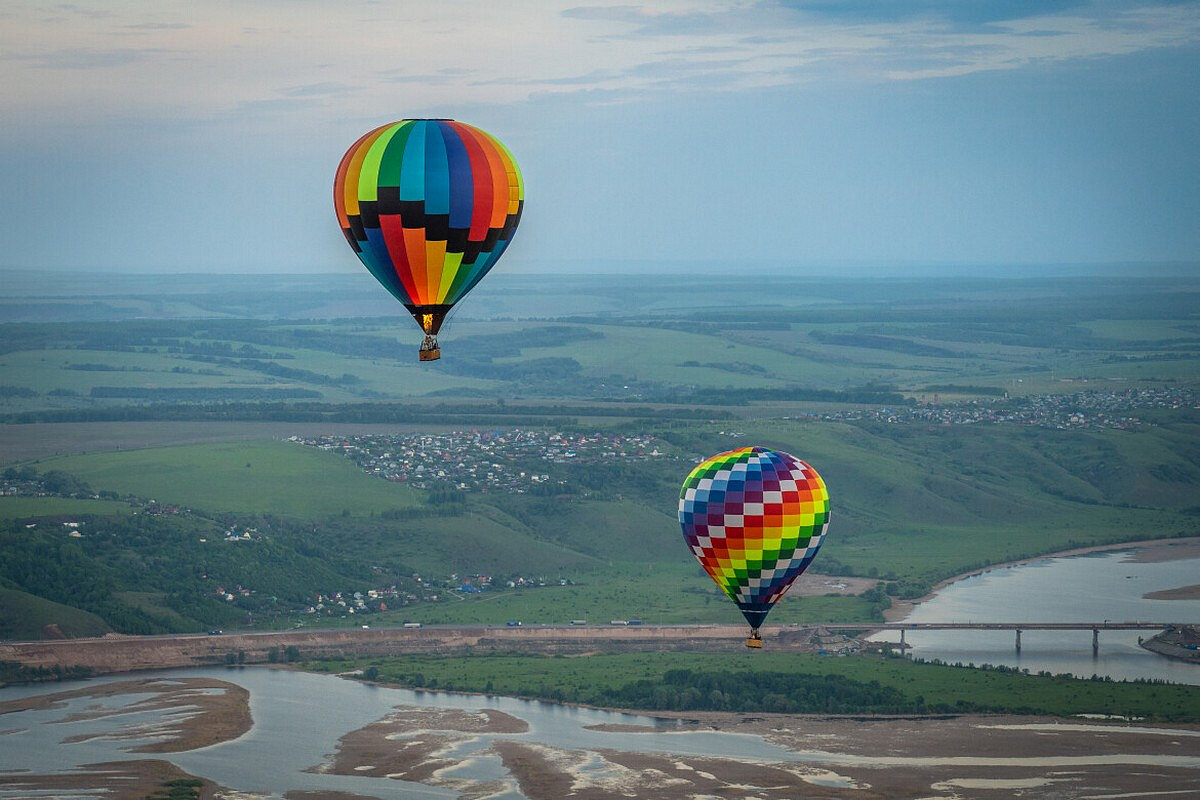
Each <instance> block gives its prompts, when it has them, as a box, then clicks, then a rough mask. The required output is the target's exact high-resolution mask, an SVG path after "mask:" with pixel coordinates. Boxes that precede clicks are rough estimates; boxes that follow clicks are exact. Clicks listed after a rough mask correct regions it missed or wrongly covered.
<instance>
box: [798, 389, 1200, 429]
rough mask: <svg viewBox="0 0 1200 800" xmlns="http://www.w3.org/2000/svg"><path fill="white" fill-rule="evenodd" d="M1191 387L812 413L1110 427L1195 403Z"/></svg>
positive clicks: (845, 418) (896, 420)
mask: <svg viewBox="0 0 1200 800" xmlns="http://www.w3.org/2000/svg"><path fill="white" fill-rule="evenodd" d="M1198 403H1200V399H1198V398H1197V394H1196V391H1195V389H1193V388H1190V387H1167V388H1162V389H1151V388H1142V389H1127V390H1125V391H1094V392H1076V393H1074V394H1037V395H1024V396H1017V397H1008V396H1007V395H1005V396H1004V397H997V398H988V399H984V400H971V401H966V402H959V403H946V404H943V403H940V402H938V397H937V395H934V396H933V402H931V403H923V404H920V405H915V406H903V407H899V408H864V409H851V410H846V411H836V412H832V413H827V414H819V415H814V416H816V417H819V418H820V419H824V420H830V421H839V422H851V421H858V420H873V421H876V422H887V423H892V424H905V423H926V424H934V425H977V424H1015V425H1030V426H1034V427H1041V428H1057V429H1060V430H1061V429H1066V428H1115V429H1118V430H1127V429H1129V428H1132V427H1134V426H1136V425H1141V424H1144V420H1142V419H1141V418H1139V417H1138V416H1137V415H1136V414H1135V413H1133V412H1135V411H1139V410H1150V409H1181V408H1196V407H1197V404H1198Z"/></svg>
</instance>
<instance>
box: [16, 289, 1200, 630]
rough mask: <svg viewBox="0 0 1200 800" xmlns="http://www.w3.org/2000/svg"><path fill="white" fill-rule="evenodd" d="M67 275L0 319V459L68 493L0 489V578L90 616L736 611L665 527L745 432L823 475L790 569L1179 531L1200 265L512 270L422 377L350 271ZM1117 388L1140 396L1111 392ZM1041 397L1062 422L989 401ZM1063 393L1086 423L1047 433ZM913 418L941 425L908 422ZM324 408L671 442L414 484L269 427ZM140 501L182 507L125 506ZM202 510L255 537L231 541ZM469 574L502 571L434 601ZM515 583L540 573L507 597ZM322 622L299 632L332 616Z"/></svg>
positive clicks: (470, 308) (326, 412)
mask: <svg viewBox="0 0 1200 800" xmlns="http://www.w3.org/2000/svg"><path fill="white" fill-rule="evenodd" d="M77 279H78V280H74V279H73V280H72V281H71V282H70V287H71V290H70V292H67V293H66V294H67V295H70V296H57V295H54V296H47V297H41V298H34V299H31V303H32V305H31V306H30V309H31V310H30V311H29V313H28V314H23V313H22V312H21V309H20V304H9V305H8V306H5V307H4V309H0V311H2V312H3V313H6V314H8V315H9V317H8V319H10V320H12V321H9V322H3V323H0V376H2V377H0V426H3V431H2V432H3V439H0V442H3V444H4V450H3V452H0V466H3V467H9V466H14V465H17V466H21V467H22V468H27V467H36V469H37V470H38V471H39V472H40V473H41V474H42V475H45V474H47V473H49V472H51V471H56V470H57V471H61V472H64V473H67V474H69V475H70V476H73V477H74V478H75V479H77V480H78V481H82V482H83V484H86V487H85V488H86V490H87V491H82V490H80V491H76V492H73V493H74V494H75V495H76V497H75V498H72V497H34V496H28V495H31V494H33V492H31V491H29V490H28V487H26V489H23V490H21V491H24V492H25V493H26V495H27V496H22V497H2V498H0V525H3V526H4V528H3V531H2V532H3V535H4V537H5V538H4V540H3V542H0V544H2V545H3V547H4V552H5V553H6V554H9V556H8V558H7V563H5V564H4V565H2V566H3V571H2V572H0V587H3V588H7V589H11V590H14V591H19V592H24V593H25V595H28V596H30V597H32V596H39V597H42V598H43V599H45V600H47V601H51V602H55V603H60V604H64V605H72V606H74V607H76V608H80V609H85V610H86V611H88V612H90V613H92V614H95V615H97V616H98V617H100V618H102V619H104V620H106V621H107V624H109V625H110V626H112V627H113V628H115V629H118V630H131V631H137V632H147V631H167V630H202V629H205V628H208V627H214V626H218V627H230V628H232V627H236V626H243V625H244V626H254V627H278V626H288V625H292V624H296V623H297V622H299V621H300V620H304V619H308V618H309V617H306V616H305V615H304V613H303V612H304V610H306V607H307V606H308V605H310V604H312V603H313V602H314V600H313V598H315V596H316V595H317V594H322V595H329V594H330V593H333V592H345V593H347V594H352V593H353V592H354V591H366V590H368V589H383V588H387V587H391V586H393V585H394V586H397V587H399V590H398V595H397V596H395V597H394V600H393V602H392V603H391V604H389V610H387V611H386V612H383V613H382V614H381V615H380V617H379V621H380V622H381V623H383V622H398V621H405V620H410V619H411V620H419V621H426V622H431V623H432V622H492V623H495V622H501V621H505V620H508V619H522V620H524V621H526V622H528V623H537V622H563V621H566V620H570V619H591V620H598V621H601V622H603V621H606V620H608V619H619V618H640V619H644V620H646V621H647V622H691V621H737V619H738V614H737V612H736V610H734V609H733V608H732V607H731V605H730V604H729V603H728V602H727V601H726V600H725V598H723V597H722V596H720V595H718V594H717V593H716V591H715V588H714V586H713V585H712V583H711V581H709V580H708V578H707V577H706V576H705V575H704V574H703V573H702V572H701V571H700V570H699V568H698V567H697V566H696V565H695V563H694V562H693V561H692V559H691V556H690V554H689V553H688V552H687V550H686V548H685V547H684V546H683V545H682V543H681V540H680V536H679V528H678V523H677V522H676V518H675V515H676V504H677V492H678V486H679V482H680V481H681V480H682V479H683V476H684V474H685V473H686V471H687V465H688V464H691V463H695V462H696V461H698V460H699V459H701V458H703V457H705V456H707V455H711V454H713V453H716V452H720V451H723V450H728V449H731V448H734V447H739V446H744V445H748V444H760V445H765V446H771V447H777V448H780V449H783V450H786V451H788V452H790V453H793V454H795V455H797V456H799V457H801V458H803V459H805V460H807V461H809V462H810V463H811V464H813V465H814V466H816V467H817V468H818V469H819V471H820V472H821V474H822V476H823V477H824V478H825V480H826V482H827V484H828V486H829V489H830V492H831V497H832V503H833V511H832V524H831V528H830V533H829V538H828V541H827V543H826V544H825V545H824V548H823V550H822V552H821V553H820V555H819V556H818V558H817V561H816V562H815V563H814V569H815V570H818V571H820V572H825V573H832V574H842V575H855V576H860V577H869V578H878V579H879V580H880V581H881V582H883V583H884V584H885V586H884V588H885V589H886V591H888V592H889V593H891V594H892V595H899V596H902V597H903V596H919V595H920V594H922V593H923V592H924V591H925V590H926V589H927V588H928V587H929V586H930V585H931V584H932V583H934V582H936V581H938V580H941V579H943V578H946V577H949V576H952V575H955V574H958V573H961V572H963V571H966V570H970V569H974V568H978V567H982V566H985V565H987V564H992V563H997V562H1002V561H1008V560H1012V559H1019V558H1023V557H1029V556H1034V555H1038V554H1044V553H1049V552H1054V551H1058V550H1062V549H1065V548H1070V547H1076V546H1083V545H1091V544H1103V543H1113V542H1124V541H1130V540H1136V539H1147V538H1158V537H1170V536H1181V535H1195V534H1196V533H1197V532H1198V531H1200V522H1198V521H1197V520H1200V501H1197V499H1196V492H1195V487H1196V486H1197V485H1200V412H1197V409H1196V400H1195V392H1196V391H1197V389H1200V322H1197V317H1196V312H1195V309H1196V308H1197V307H1200V304H1198V303H1197V300H1200V280H1196V279H1191V278H1179V277H1177V276H1173V277H1169V278H1168V277H1164V278H1156V277H1154V276H1149V275H1147V276H1141V275H1139V276H1118V277H1113V276H1104V275H1098V276H1091V277H1089V278H1087V279H1083V278H1022V279H1011V280H983V279H967V278H948V279H945V280H927V279H904V278H896V279H887V280H859V279H826V278H812V279H807V278H791V277H787V276H776V277H769V278H764V279H763V280H761V281H757V282H753V283H746V282H745V281H742V280H740V279H737V278H728V279H726V278H711V279H705V280H696V281H682V280H680V279H679V278H678V277H673V276H652V275H644V276H625V277H623V278H622V279H621V280H612V279H611V278H607V277H589V276H576V277H571V278H563V279H561V280H560V281H554V282H546V281H544V280H542V279H534V278H528V279H526V278H522V277H517V276H514V277H511V278H508V279H505V278H500V279H499V280H497V281H495V282H492V281H489V282H488V283H487V285H485V286H481V290H482V293H478V294H479V296H478V297H475V296H474V295H473V297H472V302H471V303H470V304H465V305H464V307H463V309H462V311H461V313H460V314H458V315H456V316H455V318H454V319H453V320H452V324H449V325H448V326H447V328H446V329H445V332H444V334H443V342H442V343H443V359H442V360H441V361H439V362H437V363H433V364H419V363H417V361H416V360H415V348H416V345H417V333H416V328H415V326H413V325H412V324H411V322H410V321H409V320H408V319H406V318H404V317H403V316H397V315H395V314H393V312H395V311H396V309H395V308H393V306H392V305H389V303H390V299H389V298H387V297H382V298H380V297H378V296H377V287H374V286H372V285H368V284H367V283H365V282H360V283H358V284H355V283H354V282H353V281H350V282H348V283H346V284H345V285H343V284H337V283H336V282H331V281H332V279H331V278H330V276H318V277H313V276H309V277H297V278H288V279H287V280H282V279H276V278H264V279H263V281H261V282H260V283H258V284H256V286H257V287H259V288H252V287H249V286H246V285H244V282H241V281H230V282H225V283H223V282H222V280H218V279H213V280H209V279H208V278H207V277H206V280H205V281H199V282H196V283H195V284H194V285H193V284H188V283H186V282H185V283H184V284H178V283H173V284H172V286H177V287H180V288H179V289H178V291H177V292H176V293H175V294H171V295H161V294H159V293H158V292H157V291H155V290H156V289H158V288H159V287H157V286H154V285H152V284H151V283H150V282H148V281H146V280H143V279H134V278H128V279H123V280H125V283H123V284H120V285H128V286H130V287H131V288H130V296H129V297H122V296H118V295H112V294H106V300H105V301H104V303H103V304H100V305H97V306H95V307H90V306H88V305H87V304H81V302H80V300H79V299H78V297H77V296H76V294H75V293H77V292H78V291H81V289H80V288H79V287H81V286H86V285H90V284H88V283H87V278H86V276H77ZM98 280H99V279H98ZM80 281H82V282H80ZM108 283H110V282H107V281H100V282H99V283H97V284H96V285H102V286H107V285H108ZM118 283H119V282H118ZM135 286H141V290H139V291H134V290H133V288H132V287H135ZM264 287H270V288H269V290H268V288H264ZM47 291H48V290H47ZM150 298H152V299H150ZM384 301H386V302H384ZM5 309H6V310H5ZM388 314H393V316H385V315H388ZM155 316H157V317H158V318H147V317H155ZM134 317H139V318H134ZM1006 392H1007V393H1008V394H1010V395H1011V396H1012V397H1011V399H1009V400H1005V398H1004V394H1005V393H1006ZM1140 392H1150V393H1157V395H1155V397H1152V398H1150V399H1141V400H1138V401H1137V402H1133V403H1132V405H1130V403H1131V402H1132V401H1130V400H1129V398H1130V397H1131V396H1133V395H1137V394H1139V393H1140ZM1039 404H1041V405H1039ZM1106 404H1108V405H1106ZM1043 406H1054V407H1055V408H1056V409H1057V411H1055V412H1053V414H1052V413H1051V412H1048V411H1037V413H1040V414H1042V416H1041V417H1037V416H1036V414H1035V418H1032V419H1030V418H1022V419H1021V420H1020V421H1012V422H996V421H993V420H992V419H990V418H989V414H992V413H993V412H994V413H995V415H996V416H997V417H1004V416H1005V415H1006V414H1010V413H1011V414H1020V413H1026V412H1029V410H1030V409H1034V410H1035V411H1036V410H1037V409H1039V408H1042V407H1043ZM1075 406H1078V408H1079V410H1080V413H1081V420H1082V421H1080V422H1079V423H1077V424H1076V423H1070V424H1068V423H1067V422H1064V421H1063V419H1062V417H1063V415H1065V414H1067V413H1069V412H1071V411H1072V410H1075ZM947 410H949V411H947ZM976 410H978V411H980V414H979V418H978V419H973V418H964V417H969V415H970V414H972V413H974V412H975V411H976ZM925 411H930V412H931V413H934V412H940V411H947V413H951V412H952V413H953V414H958V415H959V416H958V417H956V418H955V420H954V421H953V424H950V423H949V422H943V421H939V419H938V418H937V417H936V413H934V416H931V417H929V418H928V419H926V418H918V417H915V416H914V417H906V416H905V415H904V414H905V413H907V412H912V413H913V414H914V415H916V414H918V413H921V412H925ZM893 412H895V418H894V419H893V418H892V417H890V416H889V415H890V414H893ZM901 412H904V413H901ZM1059 412H1062V413H1061V414H1059ZM1030 413H1033V412H1030ZM1054 414H1059V416H1054ZM1083 418H1086V419H1083ZM1129 418H1134V419H1135V421H1132V422H1131V421H1129ZM25 423H37V424H28V425H27V424H25ZM60 423H61V424H60ZM350 425H353V426H355V430H356V431H357V432H359V433H363V432H365V431H371V432H377V431H379V432H381V431H383V430H384V429H392V430H394V429H395V428H396V427H398V426H406V427H407V428H408V429H417V428H422V429H452V430H472V429H475V430H481V431H493V430H507V429H511V428H518V427H519V428H534V427H536V428H539V429H553V430H566V431H576V432H582V433H589V432H596V431H597V430H603V431H607V432H624V433H632V434H650V435H653V436H654V437H656V441H658V442H660V443H661V444H662V447H663V448H664V449H667V450H669V451H670V453H671V458H672V460H671V461H670V462H669V463H667V462H660V463H659V464H658V465H657V466H652V465H651V464H649V463H646V464H642V465H633V466H626V467H623V468H621V469H603V468H598V467H597V466H595V465H593V466H591V467H587V468H581V467H575V466H571V465H568V464H563V465H554V466H547V465H546V464H545V463H544V462H541V461H531V462H529V463H525V464H522V465H521V466H520V468H521V469H523V470H524V469H529V470H531V471H533V470H536V471H537V472H539V473H540V472H546V471H547V470H549V471H550V472H553V473H554V475H555V479H556V481H557V480H562V481H563V482H564V483H563V484H561V485H562V486H565V487H567V488H566V489H564V490H563V491H562V493H561V494H558V495H553V494H546V493H542V494H541V495H537V496H535V495H534V494H507V493H505V492H499V493H490V494H487V493H483V492H474V491H470V492H466V493H464V494H463V496H461V497H457V498H452V501H451V502H443V501H435V497H434V495H433V494H431V493H430V492H424V491H420V490H416V489H413V488H411V487H409V486H406V485H401V484H394V483H389V482H387V481H384V480H382V479H380V478H377V477H371V476H368V475H366V474H364V473H363V472H362V471H360V470H359V469H358V467H356V466H355V465H354V464H353V463H351V462H350V461H349V460H347V459H344V458H342V457H341V456H340V455H337V454H335V453H331V452H324V451H320V450H317V449H315V448H311V447H304V446H301V445H298V444H294V443H290V442H287V441H284V439H286V438H287V437H288V436H291V435H293V434H299V433H301V432H303V433H306V434H312V433H314V432H315V433H324V432H332V431H334V430H337V431H338V433H339V435H348V434H343V431H344V430H345V426H350ZM259 426H261V430H260V428H259ZM301 428H303V431H301ZM223 439H227V441H223ZM157 443H164V444H170V445H171V446H150V445H153V444H157ZM49 454H55V455H54V456H53V457H49ZM35 462H36V463H35ZM14 468H15V466H14ZM555 485H560V484H555ZM443 488H445V487H443ZM101 493H104V494H103V497H105V498H109V499H104V500H96V499H89V498H91V497H92V495H94V494H95V495H99V494H101ZM64 494H70V493H67V492H64ZM113 497H123V498H124V497H128V498H129V499H130V500H132V503H130V502H118V501H116V500H113V499H111V498H113ZM150 501H156V502H157V503H159V504H169V505H174V506H180V507H181V508H182V509H184V512H183V513H181V514H178V515H164V516H161V517H158V516H153V515H150V514H143V513H141V510H142V508H141V507H142V506H144V505H145V504H148V503H149V502H150ZM135 512H137V513H135ZM64 517H70V518H72V519H73V518H76V517H78V518H79V520H80V521H82V522H84V523H85V525H84V527H83V528H81V529H80V531H81V536H80V537H79V538H70V539H69V540H68V538H67V533H66V531H65V529H62V528H61V525H59V524H58V523H61V522H62V521H64V519H63V518H64ZM31 519H33V520H36V524H37V527H36V528H34V529H26V528H25V527H23V526H24V525H25V524H29V523H28V522H27V520H31ZM43 520H44V524H43ZM231 529H236V531H238V532H241V531H245V530H248V529H253V530H254V536H253V538H252V539H250V540H245V541H243V540H239V542H238V543H229V542H227V541H225V535H226V533H225V532H226V531H227V530H231ZM28 531H34V532H35V533H32V534H31V533H28ZM30 538H32V539H35V540H36V546H37V548H40V549H38V551H37V552H38V553H39V554H40V555H39V556H38V558H36V559H35V558H33V557H32V556H29V553H28V552H27V551H28V550H29V549H30V547H29V546H27V544H28V542H29V541H30ZM43 566H45V569H44V570H43V569H42V567H43ZM479 574H484V575H491V576H494V577H495V578H496V583H495V586H496V587H497V588H501V590H496V591H489V592H484V593H481V594H465V593H462V592H460V591H459V584H460V578H461V576H470V575H479ZM418 575H419V576H420V577H421V580H420V581H417V579H416V577H414V576H418ZM451 575H455V576H458V577H455V578H453V579H452V578H451V577H450V576H451ZM518 579H520V580H524V581H526V582H533V583H535V584H536V583H545V584H546V585H545V586H544V587H537V588H523V589H519V590H513V591H506V590H503V589H502V587H503V586H504V584H505V583H506V582H507V581H509V580H513V581H514V582H516V581H517V580H518ZM801 580H803V578H802V579H801ZM238 585H240V586H242V587H243V588H244V589H246V593H245V594H243V593H241V592H239V593H238V595H237V597H236V598H235V599H234V600H227V599H225V595H226V594H231V593H229V592H224V593H218V592H217V591H216V589H217V588H223V589H227V588H229V587H233V586H238ZM50 586H53V587H55V588H54V589H53V590H51V589H50V588H47V587H50ZM880 591H882V589H881V590H875V591H874V593H873V594H871V595H870V596H868V597H805V598H788V599H785V600H784V601H783V602H782V603H781V604H780V605H779V607H778V608H777V609H776V610H775V612H774V615H773V617H772V621H773V622H781V623H782V622H801V621H821V620H829V621H833V620H841V621H847V620H869V619H872V618H878V616H879V614H880V609H881V606H882V605H883V604H884V603H885V602H886V598H882V597H881V595H880ZM434 594H436V595H437V596H438V598H439V599H438V600H437V601H436V602H435V601H433V600H432V599H431V598H432V596H433V595H434ZM25 595H15V596H17V597H24V596H25ZM409 597H418V599H417V600H414V601H412V602H411V603H409V604H408V605H405V602H408V598H409ZM335 608H336V610H335ZM324 610H325V611H326V612H328V613H327V614H325V615H322V616H321V617H320V621H321V623H322V624H349V622H350V621H351V620H352V619H355V618H353V617H351V616H350V615H349V614H347V613H345V612H344V610H342V607H341V606H335V607H333V608H326V609H324ZM330 614H332V616H331V615H330ZM306 624H307V623H306Z"/></svg>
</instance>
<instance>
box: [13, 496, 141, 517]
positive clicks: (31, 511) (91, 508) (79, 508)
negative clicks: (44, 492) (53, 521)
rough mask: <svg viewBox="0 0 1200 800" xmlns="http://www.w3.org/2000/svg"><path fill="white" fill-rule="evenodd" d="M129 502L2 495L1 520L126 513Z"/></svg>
mask: <svg viewBox="0 0 1200 800" xmlns="http://www.w3.org/2000/svg"><path fill="white" fill-rule="evenodd" d="M129 510H130V509H129V504H128V503H123V502H120V501H117V500H76V499H73V498H69V497H0V520H5V519H26V518H29V517H76V516H82V515H84V514H126V513H129Z"/></svg>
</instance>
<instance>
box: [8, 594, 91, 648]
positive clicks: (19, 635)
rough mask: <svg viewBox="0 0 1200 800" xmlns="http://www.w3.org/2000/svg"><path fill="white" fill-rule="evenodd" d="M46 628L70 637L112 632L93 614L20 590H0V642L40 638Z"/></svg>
mask: <svg viewBox="0 0 1200 800" xmlns="http://www.w3.org/2000/svg"><path fill="white" fill-rule="evenodd" d="M47 625H55V626H57V627H58V629H59V631H61V632H62V633H63V634H64V635H66V636H68V637H70V638H76V637H80V636H103V635H104V634H106V633H108V632H109V631H111V630H112V627H111V626H109V624H108V623H107V622H105V621H104V620H103V619H102V618H101V617H99V616H97V615H96V614H91V613H88V612H87V611H83V610H81V609H78V608H75V607H73V606H70V605H66V604H64V603H56V602H54V601H53V600H47V599H46V598H44V597H39V596H37V595H36V594H31V593H29V592H23V591H20V590H19V589H6V588H3V587H0V639H16V640H31V639H41V638H43V637H44V634H45V631H44V630H43V628H44V627H45V626H47Z"/></svg>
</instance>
